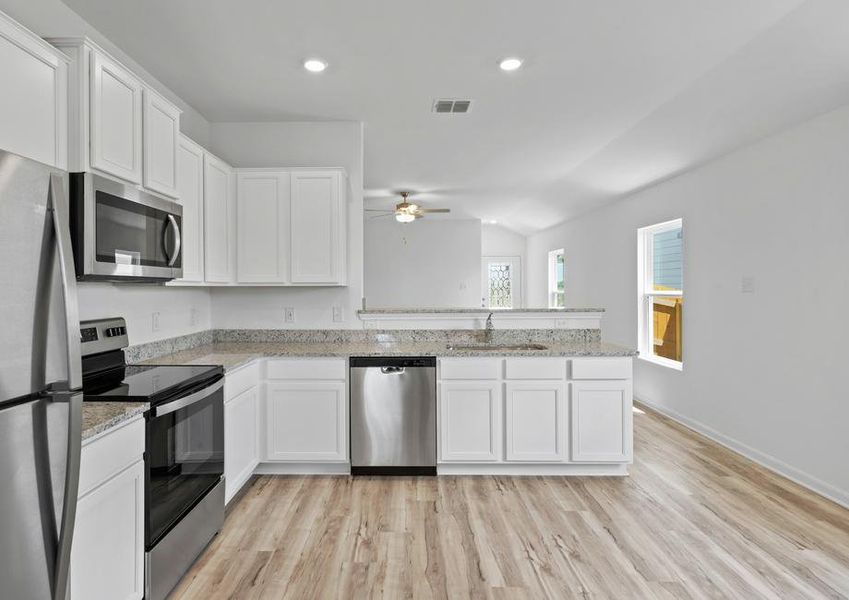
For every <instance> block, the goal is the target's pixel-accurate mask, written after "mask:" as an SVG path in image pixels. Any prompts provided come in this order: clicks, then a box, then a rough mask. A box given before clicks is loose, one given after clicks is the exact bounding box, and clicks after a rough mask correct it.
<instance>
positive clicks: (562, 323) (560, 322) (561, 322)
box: [554, 319, 569, 329]
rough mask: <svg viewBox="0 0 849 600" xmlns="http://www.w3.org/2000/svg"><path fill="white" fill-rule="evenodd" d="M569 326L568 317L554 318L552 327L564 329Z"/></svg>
mask: <svg viewBox="0 0 849 600" xmlns="http://www.w3.org/2000/svg"><path fill="white" fill-rule="evenodd" d="M567 327H569V320H568V319H555V320H554V328H555V329H566V328H567Z"/></svg>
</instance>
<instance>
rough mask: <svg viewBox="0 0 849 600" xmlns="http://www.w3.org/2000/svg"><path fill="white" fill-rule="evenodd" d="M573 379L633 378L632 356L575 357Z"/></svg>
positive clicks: (573, 360)
mask: <svg viewBox="0 0 849 600" xmlns="http://www.w3.org/2000/svg"><path fill="white" fill-rule="evenodd" d="M572 379H631V358H630V357H627V356H624V357H616V358H573V359H572Z"/></svg>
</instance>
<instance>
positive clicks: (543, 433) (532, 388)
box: [506, 381, 567, 462]
mask: <svg viewBox="0 0 849 600" xmlns="http://www.w3.org/2000/svg"><path fill="white" fill-rule="evenodd" d="M565 398H566V385H565V384H564V383H561V382H555V381H522V382H517V383H508V384H507V402H506V406H507V416H506V431H507V452H506V456H507V460H508V461H517V462H522V461H524V462H543V461H562V460H565V459H566V419H567V416H566V406H565Z"/></svg>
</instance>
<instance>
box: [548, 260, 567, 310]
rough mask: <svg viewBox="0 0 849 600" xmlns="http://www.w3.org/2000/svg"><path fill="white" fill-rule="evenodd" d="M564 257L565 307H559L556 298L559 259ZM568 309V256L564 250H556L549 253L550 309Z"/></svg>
mask: <svg viewBox="0 0 849 600" xmlns="http://www.w3.org/2000/svg"><path fill="white" fill-rule="evenodd" d="M558 256H562V257H563V306H557V303H556V302H555V297H556V295H557V294H558V293H559V292H558V291H557V257H558ZM565 307H566V254H565V252H564V249H563V248H556V249H555V250H550V251H549V252H548V308H565Z"/></svg>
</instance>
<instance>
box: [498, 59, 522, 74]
mask: <svg viewBox="0 0 849 600" xmlns="http://www.w3.org/2000/svg"><path fill="white" fill-rule="evenodd" d="M498 66H499V67H501V70H502V71H515V70H516V69H518V68H519V67H521V66H522V59H521V58H516V57H515V56H510V57H508V58H505V59H504V60H502V61H501V62H500V63H498Z"/></svg>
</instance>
